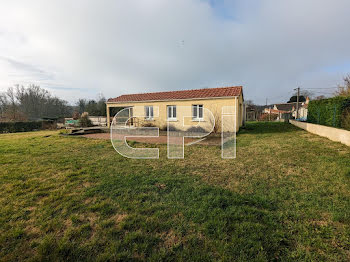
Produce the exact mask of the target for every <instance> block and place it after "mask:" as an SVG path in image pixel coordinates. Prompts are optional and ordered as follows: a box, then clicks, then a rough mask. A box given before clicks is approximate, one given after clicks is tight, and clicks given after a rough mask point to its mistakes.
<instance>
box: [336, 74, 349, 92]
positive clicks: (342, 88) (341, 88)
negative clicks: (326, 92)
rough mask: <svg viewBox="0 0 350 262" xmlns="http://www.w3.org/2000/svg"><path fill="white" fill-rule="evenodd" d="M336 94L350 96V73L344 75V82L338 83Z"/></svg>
mask: <svg viewBox="0 0 350 262" xmlns="http://www.w3.org/2000/svg"><path fill="white" fill-rule="evenodd" d="M335 95H336V96H350V74H349V75H347V76H346V77H344V84H343V85H338V90H337V91H336V92H335Z"/></svg>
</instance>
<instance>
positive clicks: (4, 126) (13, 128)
mask: <svg viewBox="0 0 350 262" xmlns="http://www.w3.org/2000/svg"><path fill="white" fill-rule="evenodd" d="M41 128H42V122H3V123H0V133H16V132H28V131H33V130H38V129H41Z"/></svg>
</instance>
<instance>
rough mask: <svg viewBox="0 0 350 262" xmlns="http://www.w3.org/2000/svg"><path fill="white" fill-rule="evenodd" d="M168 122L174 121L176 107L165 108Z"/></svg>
mask: <svg viewBox="0 0 350 262" xmlns="http://www.w3.org/2000/svg"><path fill="white" fill-rule="evenodd" d="M167 112H168V113H167V114H168V120H176V106H168V107H167Z"/></svg>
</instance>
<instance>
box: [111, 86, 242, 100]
mask: <svg viewBox="0 0 350 262" xmlns="http://www.w3.org/2000/svg"><path fill="white" fill-rule="evenodd" d="M240 94H242V86H232V87H218V88H204V89H193V90H182V91H169V92H155V93H143V94H131V95H121V96H118V97H116V98H110V99H108V102H135V101H150V100H152V101H157V100H158V101H161V100H178V99H190V98H209V97H233V96H239V95H240Z"/></svg>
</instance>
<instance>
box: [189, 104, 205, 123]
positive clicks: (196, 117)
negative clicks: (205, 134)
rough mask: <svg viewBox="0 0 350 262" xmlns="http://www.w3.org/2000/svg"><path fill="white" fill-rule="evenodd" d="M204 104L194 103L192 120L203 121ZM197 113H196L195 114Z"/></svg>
mask: <svg viewBox="0 0 350 262" xmlns="http://www.w3.org/2000/svg"><path fill="white" fill-rule="evenodd" d="M200 109H202V117H199V112H200ZM203 111H204V110H203V105H199V104H198V105H192V120H193V121H203V119H204V118H203ZM195 113H196V114H195Z"/></svg>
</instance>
